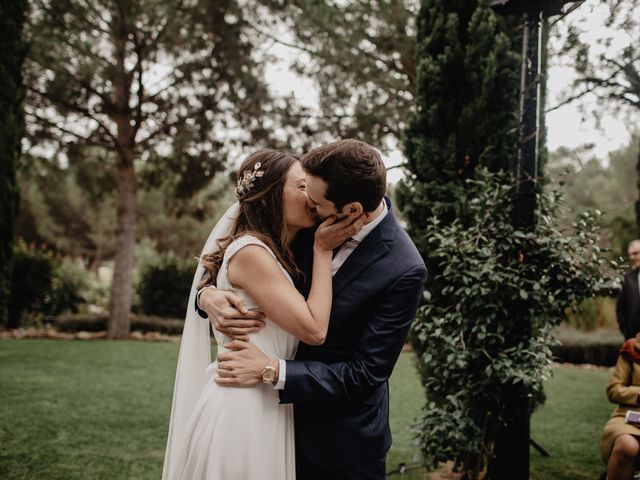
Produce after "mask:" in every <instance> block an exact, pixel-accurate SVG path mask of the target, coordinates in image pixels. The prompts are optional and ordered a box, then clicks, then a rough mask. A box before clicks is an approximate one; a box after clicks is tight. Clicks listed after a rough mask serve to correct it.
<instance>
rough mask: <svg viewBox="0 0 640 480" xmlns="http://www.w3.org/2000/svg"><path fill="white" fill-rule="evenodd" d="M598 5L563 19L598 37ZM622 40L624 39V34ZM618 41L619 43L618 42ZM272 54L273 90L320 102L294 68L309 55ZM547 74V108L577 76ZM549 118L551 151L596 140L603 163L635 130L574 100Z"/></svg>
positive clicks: (557, 71) (396, 155)
mask: <svg viewBox="0 0 640 480" xmlns="http://www.w3.org/2000/svg"><path fill="white" fill-rule="evenodd" d="M597 9H598V6H597V3H596V2H595V0H593V1H591V0H589V1H587V2H586V4H585V5H584V6H581V7H580V8H579V9H577V10H576V11H574V12H572V13H571V14H570V15H571V16H567V17H566V18H565V19H563V20H562V21H563V22H569V21H571V22H578V21H581V20H582V21H584V20H585V19H586V21H587V22H588V26H589V34H590V35H591V38H593V39H595V38H597V37H598V35H599V34H601V33H602V29H603V28H604V27H603V25H602V22H603V21H604V20H603V19H604V16H603V15H598V13H600V12H598V10H597ZM620 41H624V39H623V38H622V37H621V38H620ZM614 43H615V42H614ZM269 53H271V54H272V55H273V56H274V57H275V58H277V61H275V62H273V63H270V64H269V65H268V66H267V68H266V74H267V81H268V82H269V84H270V86H271V88H272V90H273V92H274V93H275V94H279V95H290V94H293V95H294V96H295V97H296V98H297V99H298V101H299V102H301V103H302V104H304V105H306V106H309V107H314V106H316V105H317V104H318V93H317V90H316V87H315V85H314V84H313V82H312V81H310V80H308V79H303V78H300V77H298V76H296V75H295V74H294V73H293V72H292V71H291V69H290V64H291V63H292V58H294V57H297V56H299V55H301V54H302V55H306V54H304V53H301V52H299V51H298V50H294V49H291V48H289V47H286V46H284V45H281V44H276V43H274V44H273V45H271V46H270V47H269ZM550 63H552V64H551V65H550V68H549V70H548V73H547V88H548V103H547V108H549V107H552V106H554V105H556V104H558V103H559V101H560V99H561V98H562V95H563V94H564V93H566V92H567V91H571V89H572V84H573V80H574V75H573V72H572V70H571V69H569V68H567V67H563V66H561V65H554V64H553V62H550ZM546 121H547V131H548V133H547V135H548V136H547V146H548V148H549V150H551V151H552V150H556V149H558V148H559V147H568V148H572V149H573V148H576V147H579V146H581V145H584V144H587V143H592V144H593V149H592V150H591V151H590V153H591V155H593V156H595V157H596V158H598V159H599V160H601V161H602V162H603V163H605V164H606V163H607V161H608V156H609V152H611V151H613V150H616V149H619V148H620V147H622V146H624V145H626V144H627V143H628V142H629V140H630V138H631V132H630V131H629V129H628V128H627V122H626V121H625V119H624V118H621V117H618V116H614V115H612V114H607V115H604V116H603V117H602V118H601V121H600V125H596V122H595V120H594V119H593V118H586V119H583V118H582V114H581V113H580V109H579V107H578V105H577V104H575V103H571V104H567V105H565V106H563V107H560V108H558V109H557V110H554V111H552V112H549V113H548V114H547V117H546ZM383 157H384V160H385V164H386V165H387V167H392V166H394V165H398V164H400V163H403V161H404V159H403V154H402V152H401V151H400V150H395V151H392V152H389V153H388V154H385V155H383ZM402 175H403V174H402V169H392V170H390V171H389V177H388V178H389V181H390V182H392V183H394V182H397V181H398V180H399V179H400V178H401V177H402Z"/></svg>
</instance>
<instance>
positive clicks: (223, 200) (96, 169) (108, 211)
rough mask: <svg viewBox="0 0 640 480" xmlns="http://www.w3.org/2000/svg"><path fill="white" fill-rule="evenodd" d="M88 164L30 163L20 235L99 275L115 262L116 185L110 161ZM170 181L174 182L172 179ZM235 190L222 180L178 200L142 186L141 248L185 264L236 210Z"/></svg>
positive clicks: (92, 159)
mask: <svg viewBox="0 0 640 480" xmlns="http://www.w3.org/2000/svg"><path fill="white" fill-rule="evenodd" d="M94 153H95V155H93V156H87V157H85V158H84V159H83V161H82V162H74V163H72V164H70V165H68V166H65V167H61V166H59V165H57V164H56V163H55V162H51V161H48V160H45V159H42V158H37V157H30V156H29V157H26V158H25V162H24V163H23V165H22V168H21V169H20V171H19V172H18V183H19V185H20V191H21V196H22V201H21V209H20V214H19V217H18V222H17V235H18V237H19V238H22V239H24V240H25V241H26V242H27V243H35V244H37V245H46V247H47V248H48V249H50V250H53V251H54V252H56V254H59V255H63V256H71V257H82V258H83V259H85V260H86V262H87V263H88V264H89V265H90V268H91V270H95V269H96V268H97V267H99V266H100V265H101V264H103V263H104V262H105V261H109V260H113V258H114V255H115V224H116V218H115V191H114V190H115V187H116V183H115V178H114V175H113V172H112V171H111V169H110V167H109V166H108V165H105V162H104V159H103V158H102V157H101V156H100V155H99V154H98V153H99V152H98V151H95V152H94ZM167 176H170V175H167ZM232 185H233V184H232V183H231V182H230V180H229V178H228V176H226V175H218V176H216V177H215V178H214V179H213V180H212V181H210V182H209V183H208V185H207V186H206V187H204V188H203V189H201V190H200V191H199V192H197V193H195V194H193V195H192V196H191V197H190V198H188V199H186V198H183V199H179V200H177V199H175V196H174V195H173V193H172V192H171V190H170V189H168V187H166V186H162V185H160V186H153V185H150V184H147V183H145V184H143V185H141V186H140V188H139V189H138V191H137V197H138V205H137V206H138V214H139V217H138V225H137V235H138V244H143V243H145V242H152V243H153V244H154V248H155V250H156V251H158V252H160V253H166V252H175V253H176V254H177V255H179V256H181V257H184V258H187V257H193V256H195V255H198V254H199V253H200V250H201V248H202V245H203V242H204V239H206V238H207V236H208V234H209V232H210V231H211V228H212V226H213V225H214V224H215V222H216V219H217V218H218V217H219V215H220V214H221V212H223V211H224V209H225V208H227V206H228V205H229V204H230V203H231V202H232V199H234V197H233V186H232Z"/></svg>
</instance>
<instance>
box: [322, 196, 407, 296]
mask: <svg viewBox="0 0 640 480" xmlns="http://www.w3.org/2000/svg"><path fill="white" fill-rule="evenodd" d="M387 203H388V208H389V213H387V216H386V217H385V218H384V219H383V220H382V221H381V222H380V224H379V225H378V226H377V227H376V228H374V229H373V230H372V231H371V233H369V235H367V236H366V237H365V238H364V240H362V242H361V243H360V245H358V246H357V247H356V249H355V250H354V251H353V252H352V253H351V255H349V256H348V257H347V259H346V260H345V262H344V263H343V264H342V266H341V267H340V268H339V269H338V271H337V272H336V274H335V276H334V277H333V294H334V295H336V294H338V293H340V291H342V290H343V289H344V288H345V287H346V286H347V285H349V284H350V283H351V282H352V281H353V280H354V279H355V278H356V277H357V276H358V275H359V274H360V273H361V272H362V271H363V270H364V269H366V268H367V267H368V266H369V265H371V264H372V263H373V262H375V261H377V260H378V259H379V258H380V257H382V256H384V255H386V254H387V252H388V251H389V245H388V244H389V243H390V242H391V241H393V239H394V238H395V234H396V229H397V228H399V227H398V225H397V222H396V219H395V217H394V215H393V211H392V210H391V205H390V204H389V202H387Z"/></svg>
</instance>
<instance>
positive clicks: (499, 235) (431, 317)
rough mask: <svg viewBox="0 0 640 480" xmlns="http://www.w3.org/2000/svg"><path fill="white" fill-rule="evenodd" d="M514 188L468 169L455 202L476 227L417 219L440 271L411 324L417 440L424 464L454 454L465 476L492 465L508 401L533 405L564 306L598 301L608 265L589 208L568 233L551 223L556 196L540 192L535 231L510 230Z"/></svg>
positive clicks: (558, 213)
mask: <svg viewBox="0 0 640 480" xmlns="http://www.w3.org/2000/svg"><path fill="white" fill-rule="evenodd" d="M514 186H515V183H514V182H513V181H511V180H510V179H509V177H508V176H506V175H498V174H493V175H492V174H489V173H488V172H487V171H486V170H478V171H477V178H476V179H475V180H470V181H468V187H467V191H466V193H465V198H464V200H465V202H466V207H465V209H466V211H467V212H468V213H469V214H470V215H471V217H472V218H474V222H472V223H471V224H470V225H464V224H462V223H461V222H460V221H459V220H455V221H454V222H453V223H451V224H450V225H442V224H440V223H439V221H438V219H437V217H432V218H431V219H425V221H428V222H429V221H430V223H429V227H428V228H427V229H426V237H425V241H426V242H428V244H429V245H430V247H431V249H430V251H431V252H432V257H431V258H432V260H433V261H434V262H435V263H436V264H437V265H438V267H439V269H437V271H436V273H435V275H434V277H433V278H432V279H431V282H430V284H429V285H430V286H429V285H428V286H427V288H428V290H432V289H433V290H435V292H434V295H433V296H432V295H431V294H430V292H425V301H424V305H423V306H422V307H421V308H420V309H419V311H418V315H417V318H416V321H415V322H414V326H413V335H414V336H416V337H417V340H418V341H419V344H420V345H425V346H427V348H426V349H425V351H424V352H422V351H420V350H418V351H417V354H418V363H419V367H420V371H421V374H422V382H423V385H424V387H425V390H426V392H425V393H426V397H427V399H428V403H427V406H426V408H425V410H424V416H423V418H422V420H421V424H420V425H419V429H420V431H419V439H420V444H421V445H422V452H423V455H424V459H425V463H426V464H427V465H430V466H436V465H437V464H438V463H439V462H444V461H447V460H451V459H453V460H454V461H455V462H457V463H458V464H460V465H461V466H462V468H463V469H464V470H465V471H466V473H467V475H468V476H469V477H470V478H476V477H477V476H479V475H480V472H481V471H483V470H484V469H485V468H486V467H487V465H488V463H489V459H490V458H492V455H493V448H494V447H495V444H496V441H497V439H498V438H500V437H498V432H500V431H501V428H502V426H503V425H506V424H509V423H510V422H511V421H512V418H511V416H510V415H512V414H513V411H514V410H513V408H512V402H513V401H514V400H513V399H514V398H517V399H523V398H529V399H531V400H532V402H531V403H532V404H533V405H531V407H534V406H535V403H536V401H538V400H539V399H541V398H543V394H542V385H543V382H544V380H545V379H546V378H548V376H549V375H550V368H551V363H552V360H553V354H552V351H551V347H552V346H554V345H555V343H556V339H555V335H554V327H555V326H557V325H558V324H559V323H560V321H561V320H562V319H563V318H564V317H565V313H566V311H565V310H566V309H567V308H576V307H577V306H578V305H580V303H581V302H583V301H584V300H585V299H586V298H590V297H595V296H597V295H599V294H601V288H602V287H603V286H604V285H606V284H607V283H608V282H609V281H610V280H609V279H608V278H605V277H604V276H603V272H606V271H611V267H613V268H614V269H615V268H617V265H615V264H613V265H611V266H610V265H609V264H608V262H607V260H606V257H605V255H604V253H605V252H604V251H603V250H602V249H601V248H600V247H599V246H598V227H597V213H590V212H587V213H584V214H581V215H580V216H579V217H578V220H577V222H576V223H575V225H574V226H573V231H563V230H562V229H561V228H560V227H559V225H558V219H559V218H560V216H561V215H562V212H561V211H560V203H561V202H560V195H559V194H558V193H557V192H556V193H551V194H545V193H541V194H539V197H538V200H539V208H538V211H537V228H536V230H535V232H526V231H521V230H518V229H516V228H515V227H514V226H513V195H514ZM434 298H438V299H439V301H438V302H435V301H434ZM522 312H528V315H527V316H524V315H522ZM521 403H523V402H521Z"/></svg>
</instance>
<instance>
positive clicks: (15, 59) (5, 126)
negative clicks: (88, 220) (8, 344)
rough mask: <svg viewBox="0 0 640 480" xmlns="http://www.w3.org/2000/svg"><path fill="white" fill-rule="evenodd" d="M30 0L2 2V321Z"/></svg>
mask: <svg viewBox="0 0 640 480" xmlns="http://www.w3.org/2000/svg"><path fill="white" fill-rule="evenodd" d="M26 7H27V2H26V1H24V0H2V2H1V3H0V18H2V29H0V145H2V148H0V212H1V213H0V325H2V324H3V323H4V322H5V321H6V319H7V301H8V298H9V292H10V288H11V285H10V282H11V265H12V257H13V242H14V236H15V222H16V217H17V214H18V204H19V199H20V197H19V193H18V185H17V182H16V170H17V166H18V160H19V158H20V150H21V148H20V142H21V139H22V132H23V115H22V100H23V98H24V89H23V86H22V73H21V69H22V63H23V60H24V57H25V54H26V51H27V49H26V44H25V42H24V39H23V36H22V30H23V25H24V22H25V14H26V12H25V11H26Z"/></svg>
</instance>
